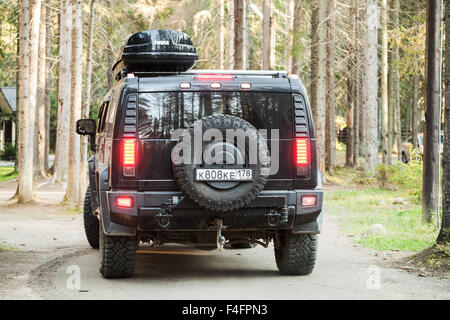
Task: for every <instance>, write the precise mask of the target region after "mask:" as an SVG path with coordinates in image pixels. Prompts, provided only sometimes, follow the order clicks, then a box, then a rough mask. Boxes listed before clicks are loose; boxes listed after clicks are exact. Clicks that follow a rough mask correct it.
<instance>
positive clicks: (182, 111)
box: [139, 92, 292, 139]
mask: <svg viewBox="0 0 450 320" xmlns="http://www.w3.org/2000/svg"><path fill="white" fill-rule="evenodd" d="M291 100H292V96H291V94H289V93H264V92H148V93H141V94H139V137H140V138H143V139H145V138H153V139H155V138H160V139H168V138H170V134H171V132H172V131H173V130H174V129H178V128H186V127H189V126H190V125H191V124H192V123H193V122H194V121H195V120H198V119H201V118H203V117H206V116H210V115H218V114H229V115H233V116H236V117H240V118H243V119H245V120H247V121H248V122H250V123H251V124H252V125H253V126H254V127H255V128H256V129H279V130H280V138H282V139H289V138H292V103H291Z"/></svg>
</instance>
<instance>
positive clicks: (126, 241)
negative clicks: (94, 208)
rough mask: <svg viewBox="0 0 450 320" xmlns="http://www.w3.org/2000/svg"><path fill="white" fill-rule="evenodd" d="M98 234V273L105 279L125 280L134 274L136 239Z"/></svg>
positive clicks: (100, 231) (100, 227)
mask: <svg viewBox="0 0 450 320" xmlns="http://www.w3.org/2000/svg"><path fill="white" fill-rule="evenodd" d="M99 229H100V230H99V233H100V262H99V264H100V266H99V267H100V268H99V269H100V273H101V274H102V275H103V277H105V278H127V277H130V276H132V275H133V273H134V261H135V256H136V237H124V236H108V235H106V234H105V233H104V232H103V227H102V225H101V223H100V224H99Z"/></svg>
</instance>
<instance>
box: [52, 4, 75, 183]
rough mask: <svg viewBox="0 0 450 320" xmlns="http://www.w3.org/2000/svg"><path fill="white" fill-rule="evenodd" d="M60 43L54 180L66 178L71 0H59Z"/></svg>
mask: <svg viewBox="0 0 450 320" xmlns="http://www.w3.org/2000/svg"><path fill="white" fill-rule="evenodd" d="M60 6H61V8H60V17H61V18H60V28H59V33H60V40H59V41H60V44H59V55H60V58H59V68H58V119H57V126H56V148H55V164H54V178H53V179H54V181H55V182H62V181H64V180H66V179H67V170H68V157H67V155H68V153H69V122H70V100H71V99H70V94H71V92H70V86H69V85H68V84H69V83H70V82H71V76H70V74H71V71H70V63H71V60H72V41H71V37H72V4H71V0H61V1H60Z"/></svg>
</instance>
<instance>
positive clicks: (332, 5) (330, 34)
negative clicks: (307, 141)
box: [325, 0, 336, 173]
mask: <svg viewBox="0 0 450 320" xmlns="http://www.w3.org/2000/svg"><path fill="white" fill-rule="evenodd" d="M335 10H336V0H328V6H327V56H328V59H327V91H326V93H327V102H326V106H327V107H326V130H325V131H326V136H325V154H326V157H325V168H326V170H328V171H329V172H330V173H332V172H333V169H334V167H335V165H336V110H335V108H336V105H335V77H334V58H335V54H334V52H335V44H334V41H335V28H336V18H335Z"/></svg>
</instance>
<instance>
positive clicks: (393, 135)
mask: <svg viewBox="0 0 450 320" xmlns="http://www.w3.org/2000/svg"><path fill="white" fill-rule="evenodd" d="M388 60H389V63H388V64H389V65H390V66H391V67H390V69H389V75H388V96H389V104H388V107H389V109H388V143H389V146H388V148H389V151H390V157H389V158H388V162H389V164H392V151H393V149H394V147H396V145H397V144H396V143H395V144H394V141H397V136H396V132H395V126H394V122H395V117H394V109H395V102H394V100H395V99H394V90H393V83H394V72H393V67H392V63H393V62H392V61H393V54H392V51H390V52H389V54H388Z"/></svg>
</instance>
